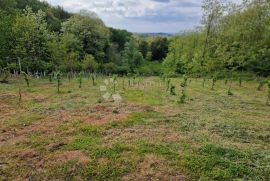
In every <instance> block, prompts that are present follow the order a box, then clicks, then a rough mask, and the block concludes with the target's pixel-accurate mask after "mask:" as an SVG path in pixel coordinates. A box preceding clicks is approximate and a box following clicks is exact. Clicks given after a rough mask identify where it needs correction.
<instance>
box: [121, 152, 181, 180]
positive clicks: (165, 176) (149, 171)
mask: <svg viewBox="0 0 270 181" xmlns="http://www.w3.org/2000/svg"><path fill="white" fill-rule="evenodd" d="M123 180H125V181H128V180H138V181H139V180H175V181H176V180H177V181H184V180H186V178H185V176H184V175H183V174H181V173H180V172H178V171H177V170H176V169H175V168H172V167H171V166H170V165H169V164H168V163H167V161H166V159H164V158H162V157H158V156H156V155H152V154H149V155H146V156H145V157H144V159H143V160H142V161H141V162H140V163H139V164H138V165H137V168H136V171H134V172H132V173H130V174H129V175H126V176H125V177H124V178H123Z"/></svg>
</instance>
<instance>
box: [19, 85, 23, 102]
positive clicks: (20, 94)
mask: <svg viewBox="0 0 270 181" xmlns="http://www.w3.org/2000/svg"><path fill="white" fill-rule="evenodd" d="M21 102H22V90H21V87H19V103H21Z"/></svg>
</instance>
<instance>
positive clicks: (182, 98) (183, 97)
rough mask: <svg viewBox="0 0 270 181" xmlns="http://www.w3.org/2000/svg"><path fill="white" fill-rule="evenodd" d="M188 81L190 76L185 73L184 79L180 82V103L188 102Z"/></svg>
mask: <svg viewBox="0 0 270 181" xmlns="http://www.w3.org/2000/svg"><path fill="white" fill-rule="evenodd" d="M187 81H188V77H187V76H186V75H184V76H183V81H182V83H181V84H180V86H181V94H180V99H179V101H178V103H180V104H184V103H185V102H186V99H187V94H186V87H187Z"/></svg>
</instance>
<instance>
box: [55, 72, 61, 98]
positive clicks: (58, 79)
mask: <svg viewBox="0 0 270 181" xmlns="http://www.w3.org/2000/svg"><path fill="white" fill-rule="evenodd" d="M56 78H57V93H58V94H59V93H60V84H61V74H60V72H57V74H56Z"/></svg>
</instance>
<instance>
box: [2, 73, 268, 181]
mask: <svg viewBox="0 0 270 181" xmlns="http://www.w3.org/2000/svg"><path fill="white" fill-rule="evenodd" d="M137 81H140V84H139V85H137V84H135V85H133V86H128V82H127V80H126V83H125V90H123V89H122V80H121V79H120V80H118V86H117V87H116V91H118V92H119V93H120V94H121V96H122V98H123V100H122V102H121V103H114V102H112V101H110V100H109V101H101V92H100V90H99V89H100V85H103V84H104V83H103V82H104V80H101V79H98V85H97V86H93V85H92V83H91V80H88V79H83V82H82V88H81V89H80V88H79V83H78V80H77V79H73V80H71V82H69V81H68V80H62V85H61V87H60V93H59V94H58V93H57V86H56V82H53V83H52V84H50V83H49V81H48V80H47V79H31V80H30V87H29V88H28V87H27V86H26V84H25V82H24V81H23V80H21V81H20V80H19V79H13V80H11V83H10V84H0V138H1V140H0V180H226V181H227V180H254V181H256V180H265V181H266V180H270V164H269V163H270V106H266V98H267V91H268V90H267V88H266V87H264V88H263V89H262V91H257V86H258V82H255V81H249V82H246V81H244V82H243V85H242V87H239V85H238V82H237V81H235V82H233V84H232V92H233V95H232V96H229V95H228V94H227V90H228V85H225V83H224V80H218V81H217V84H216V86H215V88H214V90H211V80H208V81H206V83H205V87H202V82H203V80H202V79H191V81H188V86H187V101H186V103H185V104H178V103H177V101H178V100H179V97H180V95H179V94H180V83H181V81H182V79H181V78H174V79H172V82H173V84H174V85H175V86H176V93H177V95H176V96H172V95H170V94H169V92H166V85H165V83H164V82H162V80H161V79H160V78H158V77H149V78H139V79H138V80H137ZM19 87H20V88H21V96H22V97H21V101H19Z"/></svg>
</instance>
